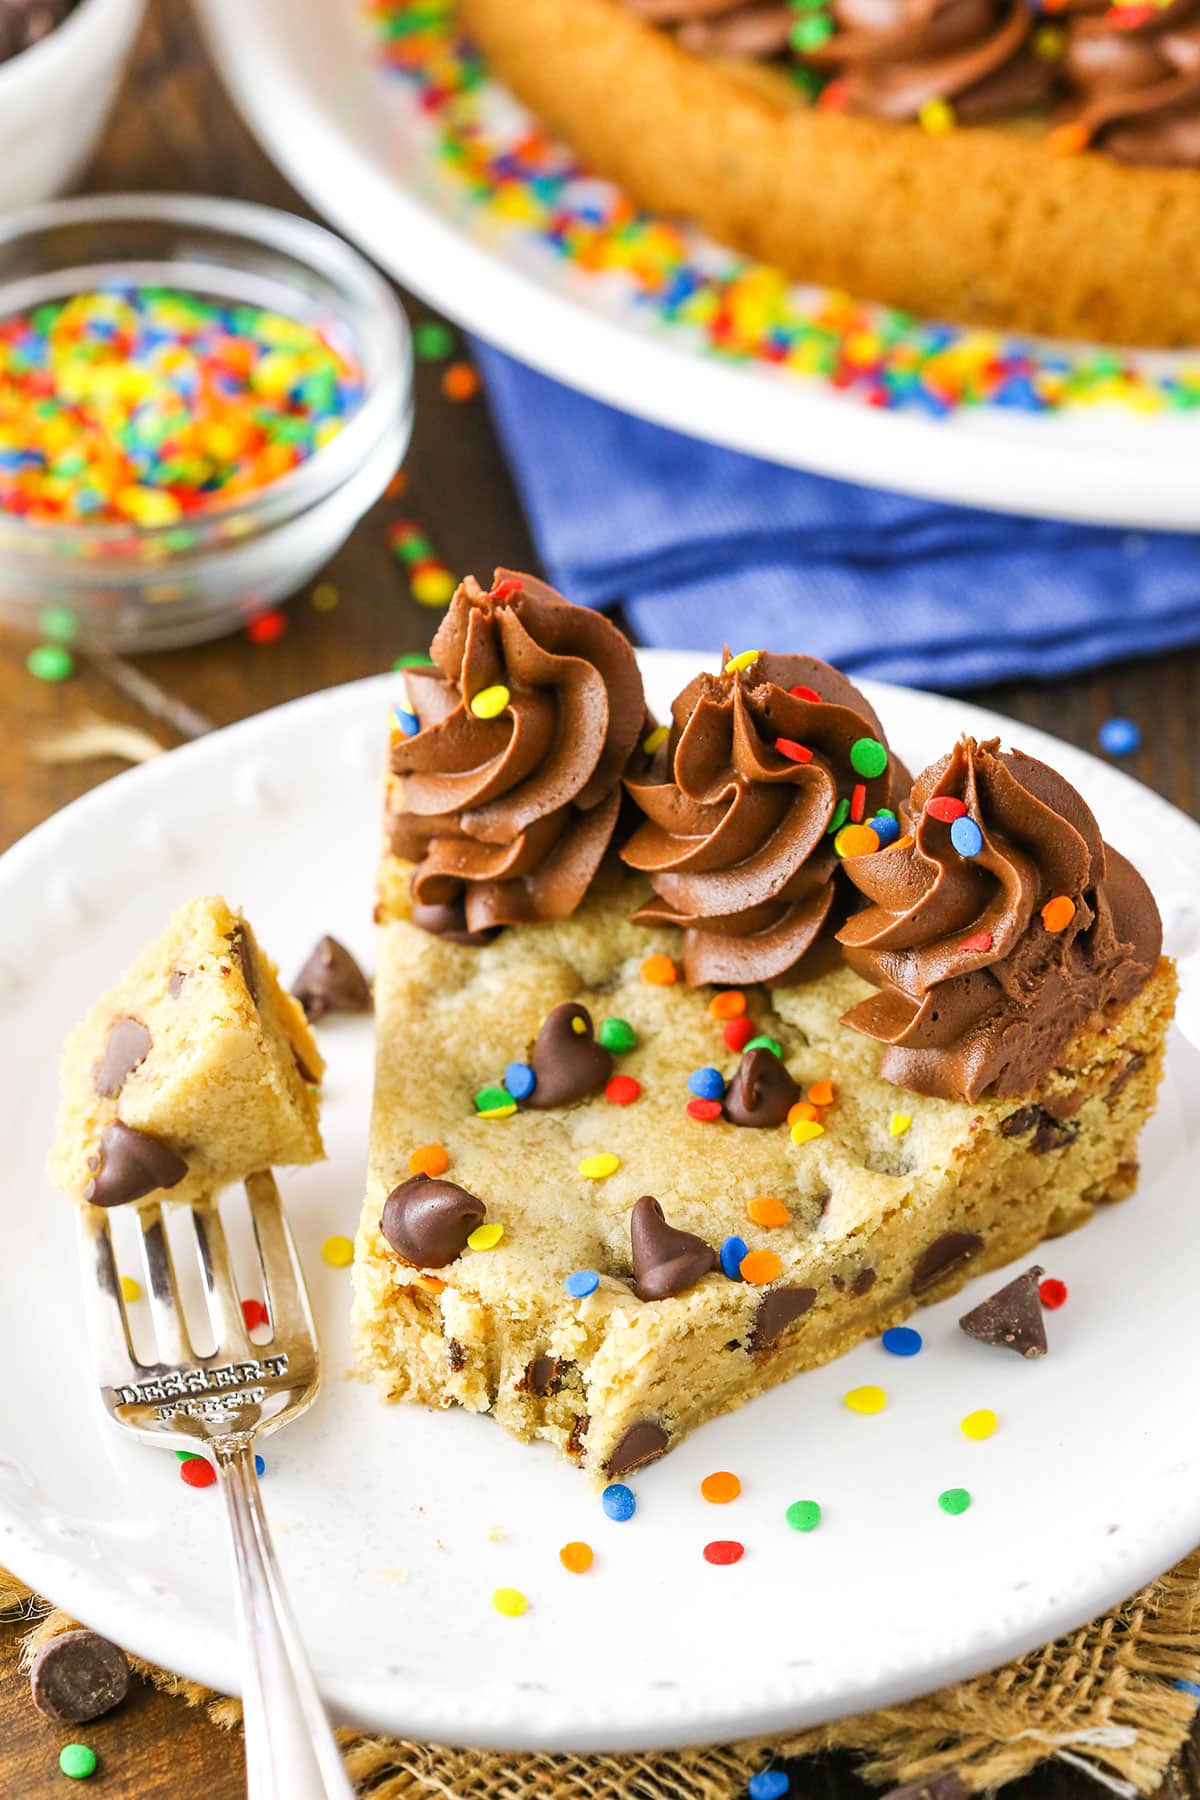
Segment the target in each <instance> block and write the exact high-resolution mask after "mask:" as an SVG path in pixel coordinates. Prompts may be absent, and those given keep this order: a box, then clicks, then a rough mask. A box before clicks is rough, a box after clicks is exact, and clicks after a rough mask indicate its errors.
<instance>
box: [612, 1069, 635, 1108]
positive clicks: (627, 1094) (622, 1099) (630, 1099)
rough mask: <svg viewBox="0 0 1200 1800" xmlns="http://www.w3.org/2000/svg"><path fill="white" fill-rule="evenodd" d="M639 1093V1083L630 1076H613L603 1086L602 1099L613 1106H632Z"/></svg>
mask: <svg viewBox="0 0 1200 1800" xmlns="http://www.w3.org/2000/svg"><path fill="white" fill-rule="evenodd" d="M641 1091H642V1084H641V1082H640V1081H635V1080H634V1079H633V1076H632V1075H614V1076H613V1077H612V1079H611V1081H607V1082H605V1084H604V1098H605V1099H606V1100H609V1101H611V1102H612V1104H613V1105H614V1106H632V1105H633V1103H634V1101H635V1100H636V1099H637V1097H638V1095H639V1094H640V1093H641Z"/></svg>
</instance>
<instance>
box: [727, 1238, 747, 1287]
mask: <svg viewBox="0 0 1200 1800" xmlns="http://www.w3.org/2000/svg"><path fill="white" fill-rule="evenodd" d="M748 1254H749V1246H748V1245H747V1243H746V1240H745V1238H740V1237H727V1238H726V1239H725V1242H724V1243H723V1244H722V1245H721V1272H722V1274H724V1275H728V1277H729V1279H730V1281H740V1280H741V1279H742V1264H743V1263H744V1262H745V1260H746V1257H747V1256H748Z"/></svg>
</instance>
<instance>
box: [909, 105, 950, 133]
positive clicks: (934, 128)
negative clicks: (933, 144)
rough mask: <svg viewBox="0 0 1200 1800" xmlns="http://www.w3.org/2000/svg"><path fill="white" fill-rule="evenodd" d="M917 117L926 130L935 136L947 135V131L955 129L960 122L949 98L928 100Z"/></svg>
mask: <svg viewBox="0 0 1200 1800" xmlns="http://www.w3.org/2000/svg"><path fill="white" fill-rule="evenodd" d="M917 118H918V119H919V120H920V122H921V124H922V125H923V126H924V128H925V130H926V131H928V132H930V133H931V134H932V136H934V137H945V135H946V133H947V132H948V131H953V130H954V127H955V125H956V124H957V123H958V121H957V119H956V118H955V115H954V108H953V107H952V106H951V104H950V102H949V101H948V100H927V101H926V102H925V104H924V106H923V107H922V108H921V110H920V112H919V113H918V114H917Z"/></svg>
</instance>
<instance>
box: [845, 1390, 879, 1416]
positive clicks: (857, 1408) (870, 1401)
mask: <svg viewBox="0 0 1200 1800" xmlns="http://www.w3.org/2000/svg"><path fill="white" fill-rule="evenodd" d="M846 1405H847V1406H848V1407H849V1408H850V1411H851V1412H856V1413H877V1412H882V1411H883V1409H884V1407H885V1406H886V1405H887V1395H886V1394H885V1393H884V1391H883V1389H882V1388H881V1387H857V1388H851V1389H850V1392H849V1393H848V1394H847V1395H846Z"/></svg>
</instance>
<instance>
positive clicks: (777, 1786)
mask: <svg viewBox="0 0 1200 1800" xmlns="http://www.w3.org/2000/svg"><path fill="white" fill-rule="evenodd" d="M791 1785H792V1783H791V1779H790V1777H789V1776H787V1775H786V1774H785V1773H784V1771H783V1770H782V1769H762V1770H760V1771H759V1773H758V1774H757V1775H752V1776H751V1777H750V1779H749V1781H748V1782H747V1783H746V1792H747V1793H748V1794H749V1796H750V1800H783V1796H784V1794H786V1793H787V1791H788V1789H789V1788H790V1787H791Z"/></svg>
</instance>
